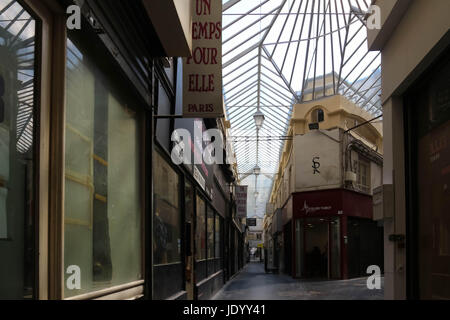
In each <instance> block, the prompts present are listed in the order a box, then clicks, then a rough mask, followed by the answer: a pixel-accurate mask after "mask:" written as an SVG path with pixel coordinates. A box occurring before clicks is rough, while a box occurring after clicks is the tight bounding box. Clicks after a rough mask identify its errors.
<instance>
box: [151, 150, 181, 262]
mask: <svg viewBox="0 0 450 320" xmlns="http://www.w3.org/2000/svg"><path fill="white" fill-rule="evenodd" d="M154 166H155V168H157V170H154V173H155V181H157V183H155V217H154V220H153V227H154V229H153V234H154V264H155V265H159V264H168V263H175V262H181V238H180V222H181V221H180V208H179V198H178V193H179V183H180V182H179V177H178V174H177V173H176V172H175V171H174V170H173V169H172V167H171V166H170V165H169V164H168V163H167V162H166V161H165V160H164V159H163V158H162V157H161V156H160V155H159V154H157V153H156V154H155V164H154Z"/></svg>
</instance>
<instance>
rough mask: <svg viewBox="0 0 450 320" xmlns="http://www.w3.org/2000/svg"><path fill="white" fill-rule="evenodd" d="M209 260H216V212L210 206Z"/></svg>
mask: <svg viewBox="0 0 450 320" xmlns="http://www.w3.org/2000/svg"><path fill="white" fill-rule="evenodd" d="M207 248H208V259H211V258H214V211H213V210H212V209H211V207H209V206H208V245H207Z"/></svg>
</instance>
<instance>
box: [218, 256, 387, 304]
mask: <svg viewBox="0 0 450 320" xmlns="http://www.w3.org/2000/svg"><path fill="white" fill-rule="evenodd" d="M366 281H367V278H359V279H350V280H333V281H328V280H326V281H325V280H324V281H321V280H319V281H318V280H296V279H292V277H290V276H287V275H280V274H266V273H265V272H264V264H262V263H255V262H252V263H249V264H248V265H247V266H246V267H245V268H244V269H243V270H242V272H241V273H240V274H239V275H237V276H236V277H235V278H234V279H233V280H231V281H230V282H228V283H227V284H226V285H225V287H224V288H223V289H222V290H221V291H219V292H218V293H217V294H216V295H215V296H214V297H213V300H329V299H332V300H382V299H383V294H384V293H383V287H384V282H383V278H382V279H381V289H380V290H377V289H375V290H369V289H368V288H367V285H366Z"/></svg>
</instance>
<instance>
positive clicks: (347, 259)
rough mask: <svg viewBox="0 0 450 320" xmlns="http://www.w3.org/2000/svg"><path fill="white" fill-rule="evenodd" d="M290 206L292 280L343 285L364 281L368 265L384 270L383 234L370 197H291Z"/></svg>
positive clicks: (329, 193)
mask: <svg viewBox="0 0 450 320" xmlns="http://www.w3.org/2000/svg"><path fill="white" fill-rule="evenodd" d="M293 206H294V210H293V221H294V222H293V223H294V226H293V233H292V235H293V240H292V251H291V252H292V253H291V256H292V257H294V259H292V270H294V271H295V273H294V272H293V273H292V274H293V276H294V277H298V278H303V277H308V278H328V279H347V278H352V277H360V276H365V275H366V269H367V267H368V266H370V265H378V266H380V268H381V269H382V266H383V241H382V239H383V228H382V227H379V226H378V225H377V223H376V222H374V221H372V197H371V196H368V195H364V194H360V193H357V192H354V191H349V190H344V189H335V190H323V191H312V192H302V193H294V194H293ZM288 226H289V224H287V225H285V229H286V230H289V228H288ZM285 238H286V240H285V241H288V240H289V237H286V236H285ZM285 247H288V248H289V245H288V246H286V245H285ZM285 261H286V263H289V262H290V260H289V259H285Z"/></svg>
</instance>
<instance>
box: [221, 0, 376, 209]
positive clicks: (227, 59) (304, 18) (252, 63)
mask: <svg viewBox="0 0 450 320" xmlns="http://www.w3.org/2000/svg"><path fill="white" fill-rule="evenodd" d="M370 2H371V1H370V0H223V1H222V3H223V8H224V9H223V75H224V82H223V83H224V85H223V90H224V98H225V105H226V110H227V116H228V119H229V120H230V121H231V135H232V139H233V141H234V147H235V150H236V157H237V163H238V171H239V174H240V179H241V183H242V184H248V185H249V194H250V196H249V205H248V216H250V217H251V216H254V215H256V216H260V217H262V216H263V215H264V213H265V204H266V202H267V201H268V197H269V193H270V190H271V186H272V182H273V179H274V177H275V172H276V170H277V169H278V162H279V159H280V152H281V150H282V147H283V145H284V142H285V140H286V139H289V137H286V136H285V135H286V134H287V132H286V131H287V128H288V124H289V120H290V117H291V113H292V106H293V104H295V103H297V102H305V101H311V100H313V99H318V98H322V97H324V96H329V95H334V94H341V95H344V96H346V97H348V98H349V99H350V100H351V101H353V102H354V103H355V104H356V105H358V106H359V107H361V108H363V109H364V110H366V111H368V112H370V113H372V114H373V115H374V116H378V115H381V101H380V94H381V67H380V64H381V57H380V53H379V52H369V51H368V48H367V41H366V40H367V32H366V27H365V21H364V17H365V15H366V13H367V12H368V10H369V6H370ZM257 111H261V112H262V113H263V114H264V116H265V122H264V125H263V127H262V129H260V130H257V129H256V126H255V122H254V119H253V115H254V114H255V113H256V112H257ZM256 166H257V167H260V168H261V174H259V175H255V174H254V173H253V169H254V168H255V167H256ZM252 200H254V201H252Z"/></svg>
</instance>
